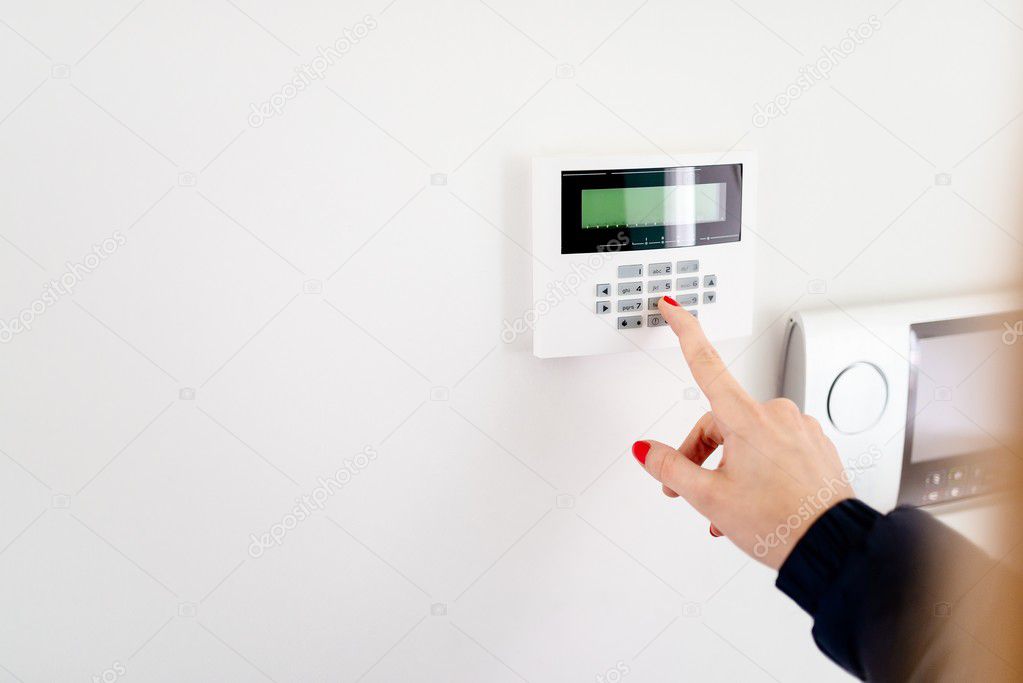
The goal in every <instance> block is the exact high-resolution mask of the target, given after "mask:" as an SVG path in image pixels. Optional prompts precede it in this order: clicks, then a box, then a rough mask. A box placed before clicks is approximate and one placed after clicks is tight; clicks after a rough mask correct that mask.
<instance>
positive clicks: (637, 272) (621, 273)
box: [618, 263, 643, 277]
mask: <svg viewBox="0 0 1023 683" xmlns="http://www.w3.org/2000/svg"><path fill="white" fill-rule="evenodd" d="M618 277H643V266H641V265H640V264H638V263H636V264H633V265H631V266H618Z"/></svg>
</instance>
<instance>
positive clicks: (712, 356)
mask: <svg viewBox="0 0 1023 683" xmlns="http://www.w3.org/2000/svg"><path fill="white" fill-rule="evenodd" d="M669 299H670V297H661V300H660V301H658V302H657V308H658V310H659V311H660V312H661V316H662V317H663V318H664V320H665V321H666V322H667V323H668V325H669V326H670V327H671V329H672V331H673V332H674V333H675V335H676V336H677V337H678V342H679V346H681V347H682V355H683V356H685V359H686V363H687V364H688V365H689V369H690V370H691V371H692V373H693V379H695V380H696V383H697V384H698V385H699V387H700V389H701V390H702V391H703V393H704V395H705V396H706V397H707V400H708V401H710V406H711V408H713V409H714V411H715V412H716V413H718V414H719V415H721V416H722V417H723V418H724V419H725V420H726V421H729V422H731V421H735V420H737V419H740V418H742V417H744V416H745V414H746V413H747V412H748V409H749V407H750V406H751V405H752V404H753V403H754V401H753V399H752V398H751V397H750V395H749V394H747V393H746V390H745V389H743V388H742V385H741V384H739V381H738V380H737V379H735V377H733V376H732V373H730V372H729V371H728V368H727V367H726V366H725V362H724V361H723V360H721V356H719V355H718V352H717V349H715V348H714V346H713V344H711V343H710V341H708V340H707V335H705V334H704V333H703V328H702V327H700V323H699V322H697V320H696V318H694V317H693V315H692V314H691V313H689V311H687V310H686V309H684V308H682V307H681V306H679V305H678V304H677V303H675V300H674V299H670V302H669Z"/></svg>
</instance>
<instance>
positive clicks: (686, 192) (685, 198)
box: [582, 183, 725, 228]
mask: <svg viewBox="0 0 1023 683" xmlns="http://www.w3.org/2000/svg"><path fill="white" fill-rule="evenodd" d="M723 220H725V183H704V184H700V185H671V186H666V187H665V186H655V187H614V188H607V189H599V190H583V191H582V227H583V228H609V227H611V228H635V227H642V226H672V225H694V224H696V223H711V222H717V221H723Z"/></svg>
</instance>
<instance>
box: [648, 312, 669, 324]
mask: <svg viewBox="0 0 1023 683" xmlns="http://www.w3.org/2000/svg"><path fill="white" fill-rule="evenodd" d="M664 324H665V322H664V318H663V317H662V316H661V314H660V313H656V314H654V315H648V316H647V317H646V326H647V327H661V326H663V325H664Z"/></svg>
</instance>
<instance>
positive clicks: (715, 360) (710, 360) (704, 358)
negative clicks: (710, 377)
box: [691, 344, 721, 365]
mask: <svg viewBox="0 0 1023 683" xmlns="http://www.w3.org/2000/svg"><path fill="white" fill-rule="evenodd" d="M691 362H692V363H696V364H699V365H719V364H720V363H721V354H719V353H718V352H717V349H715V348H714V347H713V346H711V345H710V344H699V345H697V346H696V348H694V349H693V351H692V360H691Z"/></svg>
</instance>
